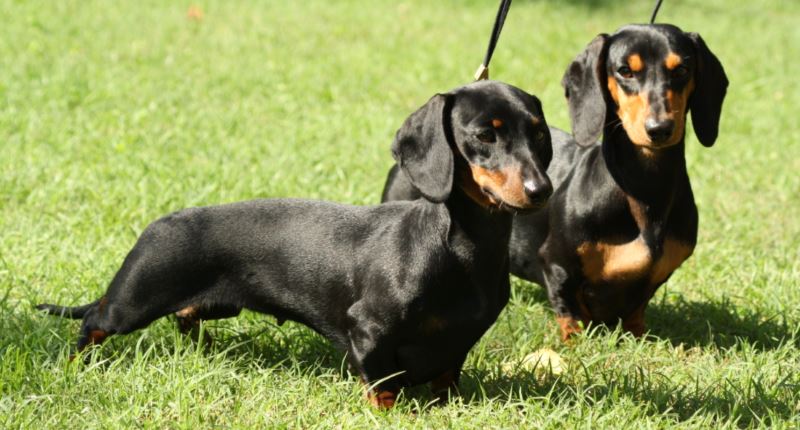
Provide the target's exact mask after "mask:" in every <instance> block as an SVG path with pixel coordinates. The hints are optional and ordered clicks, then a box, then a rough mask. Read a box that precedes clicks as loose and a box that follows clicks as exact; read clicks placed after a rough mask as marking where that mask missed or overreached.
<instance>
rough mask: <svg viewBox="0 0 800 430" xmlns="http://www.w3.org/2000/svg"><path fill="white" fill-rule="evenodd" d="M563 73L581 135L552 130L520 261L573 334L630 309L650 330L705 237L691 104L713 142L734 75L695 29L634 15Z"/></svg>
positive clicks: (524, 224)
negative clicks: (690, 148) (688, 139)
mask: <svg viewBox="0 0 800 430" xmlns="http://www.w3.org/2000/svg"><path fill="white" fill-rule="evenodd" d="M562 84H563V85H564V88H565V90H566V96H567V100H568V104H569V110H570V117H571V119H572V130H573V133H574V135H575V136H574V138H573V137H572V136H570V135H568V134H567V133H564V132H562V131H559V130H552V135H553V147H554V148H553V151H554V156H553V163H552V164H551V165H550V168H549V170H548V174H549V175H550V178H551V179H552V181H553V184H554V187H555V192H554V194H553V198H552V199H550V203H549V204H548V209H547V210H546V211H542V212H540V213H538V214H534V215H531V216H523V217H517V218H515V219H514V228H513V234H512V240H511V245H510V249H511V271H512V273H514V274H515V275H517V276H520V277H522V278H525V279H528V280H531V281H534V282H536V283H538V284H540V285H544V286H546V287H547V292H548V296H549V298H550V302H551V303H552V305H553V307H554V308H555V311H556V315H557V320H558V322H559V325H560V328H561V334H562V337H563V338H564V339H566V338H567V337H568V336H569V335H570V334H571V333H574V332H576V331H580V324H579V322H582V323H583V324H584V325H585V324H589V323H590V322H593V323H603V324H616V323H617V322H618V321H620V320H621V321H622V324H623V328H624V329H625V330H627V331H629V332H631V333H632V334H634V335H635V336H641V335H642V334H643V333H644V331H645V323H644V311H645V307H646V306H647V303H648V301H649V300H650V298H651V297H652V296H653V294H654V293H655V291H656V289H658V287H659V286H660V285H661V284H663V283H664V282H666V281H667V279H669V277H670V275H671V274H672V273H673V271H675V269H677V268H678V267H679V266H680V265H681V263H682V262H683V261H685V260H686V259H687V258H689V256H690V255H691V254H692V251H693V249H694V246H695V243H696V239H697V208H696V206H695V203H694V197H693V195H692V187H691V185H690V184H689V176H688V175H687V172H686V162H685V159H684V152H685V151H684V134H685V125H686V114H687V112H688V111H691V113H692V123H693V125H694V131H695V134H696V135H697V138H698V139H699V140H700V142H701V143H702V144H703V145H705V146H711V145H713V144H714V141H715V140H716V138H717V132H718V126H719V119H720V113H721V110H722V101H723V99H724V97H725V92H726V88H727V86H728V80H727V78H726V76H725V72H724V70H723V69H722V65H721V64H720V62H719V61H718V60H717V58H716V57H715V56H714V54H712V53H711V51H710V50H709V49H708V47H706V44H705V42H704V41H703V39H702V38H701V37H700V35H698V34H697V33H684V32H683V31H681V30H680V29H679V28H677V27H675V26H672V25H631V26H626V27H623V28H621V29H620V30H618V31H617V32H616V33H614V34H612V35H610V36H609V35H606V34H602V35H600V36H598V37H597V38H595V39H594V40H593V41H592V42H591V43H590V44H589V45H588V46H587V48H586V50H585V51H584V52H583V53H581V54H580V55H578V57H577V58H576V59H575V61H573V62H572V64H570V66H569V68H568V69H567V71H566V73H565V74H564V79H563V81H562ZM601 132H602V134H603V139H602V142H601V143H599V144H598V143H596V141H597V138H598V136H599V135H600V133H601ZM576 142H577V144H576ZM581 145H582V146H586V147H582V146H581Z"/></svg>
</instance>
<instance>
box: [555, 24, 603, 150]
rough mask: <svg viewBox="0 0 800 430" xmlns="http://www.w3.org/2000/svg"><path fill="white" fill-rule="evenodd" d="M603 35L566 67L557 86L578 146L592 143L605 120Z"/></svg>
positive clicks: (601, 130)
mask: <svg viewBox="0 0 800 430" xmlns="http://www.w3.org/2000/svg"><path fill="white" fill-rule="evenodd" d="M607 40H608V35H607V34H600V35H598V36H597V37H595V38H594V40H592V41H591V42H589V45H587V46H586V49H585V50H584V51H583V52H581V53H580V54H578V56H577V57H575V60H574V61H573V62H572V63H571V64H570V65H569V67H568V68H567V71H566V72H564V77H563V78H562V79H561V85H562V86H563V87H564V94H565V95H566V97H567V104H568V105H569V117H570V119H571V120H572V134H573V135H574V136H575V140H576V141H578V143H579V144H580V145H583V146H587V145H591V144H593V143H595V142H596V141H597V139H598V138H599V137H600V134H601V133H602V132H603V124H604V123H605V121H606V98H605V96H604V94H605V91H606V89H605V88H606V86H605V85H606V84H605V76H606V71H605V55H606V52H607V49H606V41H607Z"/></svg>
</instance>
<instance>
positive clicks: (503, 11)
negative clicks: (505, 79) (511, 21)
mask: <svg viewBox="0 0 800 430" xmlns="http://www.w3.org/2000/svg"><path fill="white" fill-rule="evenodd" d="M659 3H660V2H659ZM510 8H511V0H500V8H499V9H497V17H496V18H495V19H494V27H493V28H492V37H491V38H489V47H488V48H487V49H486V56H485V57H484V58H483V63H481V65H480V67H478V70H477V71H476V72H475V80H476V81H480V80H483V79H489V62H490V61H492V54H494V47H495V46H497V40H498V39H500V31H501V30H503V24H504V23H505V22H506V15H508V9H510Z"/></svg>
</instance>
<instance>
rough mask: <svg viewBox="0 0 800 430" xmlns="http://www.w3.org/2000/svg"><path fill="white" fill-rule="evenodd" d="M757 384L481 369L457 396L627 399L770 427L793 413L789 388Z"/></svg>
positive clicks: (656, 411)
mask: <svg viewBox="0 0 800 430" xmlns="http://www.w3.org/2000/svg"><path fill="white" fill-rule="evenodd" d="M751 385H755V386H756V387H755V388H752V387H747V389H746V390H743V389H742V387H733V386H721V387H707V386H691V385H688V384H681V383H676V382H674V381H672V380H670V379H669V378H657V377H655V378H654V377H653V375H647V373H646V372H645V371H642V372H633V373H627V374H625V373H623V374H620V373H618V372H615V371H614V370H613V369H608V370H605V371H601V374H599V375H592V376H591V380H590V381H582V382H577V381H572V380H569V379H561V378H558V377H552V376H551V377H545V378H544V379H541V378H537V377H535V376H533V375H531V374H530V373H527V372H526V373H518V374H516V375H510V376H497V375H493V374H492V373H491V372H487V371H485V370H484V369H471V371H470V372H469V373H467V374H465V375H463V376H462V382H461V395H462V398H463V400H464V402H465V403H470V404H477V403H482V402H485V401H489V400H495V399H498V400H500V401H506V400H507V399H508V400H510V401H511V402H514V401H531V400H533V401H537V400H538V399H541V401H543V402H546V403H547V404H549V405H552V406H554V407H558V406H563V407H564V408H574V406H575V405H576V404H585V405H588V406H590V407H595V406H596V407H598V408H599V409H600V410H602V409H603V408H608V407H609V406H608V403H619V402H620V401H621V400H623V399H627V400H628V401H629V404H634V405H638V406H641V407H643V408H644V409H645V411H646V413H647V414H648V415H652V416H655V415H661V416H664V415H667V416H670V417H671V418H672V419H674V420H675V421H676V422H684V421H688V420H691V419H692V418H696V417H698V416H706V417H708V418H712V419H714V420H720V421H727V420H731V421H733V422H736V423H737V425H738V426H744V427H749V426H752V425H758V424H760V425H770V424H771V423H772V422H773V420H774V421H782V420H789V419H792V417H794V416H795V411H794V402H791V401H787V399H789V398H793V395H792V392H793V388H792V387H791V386H790V385H789V384H782V386H780V387H773V386H767V384H765V383H764V384H762V383H761V381H754V382H751Z"/></svg>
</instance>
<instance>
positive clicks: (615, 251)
mask: <svg viewBox="0 0 800 430" xmlns="http://www.w3.org/2000/svg"><path fill="white" fill-rule="evenodd" d="M693 248H694V247H693V246H691V245H688V244H685V243H682V242H680V241H678V240H676V239H673V238H666V239H665V240H664V242H663V246H662V252H661V253H660V255H657V256H655V257H654V253H653V250H651V248H650V247H649V246H648V245H647V244H646V243H645V241H644V239H643V238H642V236H637V237H636V238H635V239H633V240H631V241H629V242H621V243H615V242H601V241H598V242H583V243H581V244H580V246H578V249H577V254H578V256H579V257H580V260H581V266H582V270H583V274H584V275H585V276H586V278H588V279H589V281H590V282H591V283H593V284H597V283H628V282H634V281H641V280H647V283H648V284H649V285H659V284H661V283H662V282H664V281H665V280H666V279H667V277H669V275H670V274H671V273H672V272H673V271H675V269H677V268H678V267H679V266H680V265H681V263H683V262H684V261H685V260H686V259H687V258H689V256H690V255H691V254H692V251H693Z"/></svg>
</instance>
